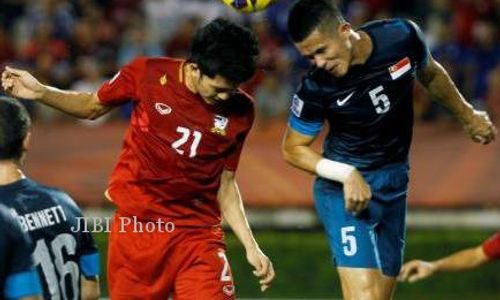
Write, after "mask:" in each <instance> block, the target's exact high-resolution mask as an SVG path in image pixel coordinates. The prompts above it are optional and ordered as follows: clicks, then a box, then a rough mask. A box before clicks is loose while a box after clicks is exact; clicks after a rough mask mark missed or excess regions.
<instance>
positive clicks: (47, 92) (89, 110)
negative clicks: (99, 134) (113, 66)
mask: <svg viewBox="0 0 500 300" xmlns="http://www.w3.org/2000/svg"><path fill="white" fill-rule="evenodd" d="M37 100H38V102H41V103H43V104H45V105H48V106H50V107H53V108H55V109H57V110H60V111H62V112H64V113H67V114H69V115H71V116H74V117H77V118H81V119H96V118H98V117H99V116H101V115H103V114H104V113H106V112H108V111H109V110H110V109H111V107H106V106H103V105H101V104H100V103H99V101H98V99H97V95H95V94H93V93H86V92H76V91H63V90H60V89H57V88H54V87H48V86H44V89H43V92H42V94H41V97H40V98H38V99H37Z"/></svg>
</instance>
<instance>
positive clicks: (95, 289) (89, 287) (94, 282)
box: [81, 277, 101, 300]
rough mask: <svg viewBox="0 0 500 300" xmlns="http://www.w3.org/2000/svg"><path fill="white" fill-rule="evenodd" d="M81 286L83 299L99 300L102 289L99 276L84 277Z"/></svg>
mask: <svg viewBox="0 0 500 300" xmlns="http://www.w3.org/2000/svg"><path fill="white" fill-rule="evenodd" d="M81 288H82V295H81V299H82V300H97V299H99V296H100V295H101V291H100V288H99V278H95V279H86V278H85V277H82V280H81Z"/></svg>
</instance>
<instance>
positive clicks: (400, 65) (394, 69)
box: [389, 56, 411, 80]
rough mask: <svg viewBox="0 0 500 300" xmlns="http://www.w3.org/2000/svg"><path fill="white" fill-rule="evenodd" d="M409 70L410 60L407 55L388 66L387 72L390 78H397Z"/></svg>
mask: <svg viewBox="0 0 500 300" xmlns="http://www.w3.org/2000/svg"><path fill="white" fill-rule="evenodd" d="M410 70H411V61H410V59H409V58H408V56H407V57H405V58H403V59H402V60H400V61H398V62H397V63H396V64H395V65H392V66H390V67H389V73H390V74H391V78H392V80H396V79H398V78H399V77H401V76H403V75H404V74H405V73H406V72H408V71H410Z"/></svg>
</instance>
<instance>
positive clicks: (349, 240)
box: [340, 226, 358, 256]
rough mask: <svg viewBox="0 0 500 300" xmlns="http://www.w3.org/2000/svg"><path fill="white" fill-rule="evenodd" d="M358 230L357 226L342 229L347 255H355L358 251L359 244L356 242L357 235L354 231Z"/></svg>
mask: <svg viewBox="0 0 500 300" xmlns="http://www.w3.org/2000/svg"><path fill="white" fill-rule="evenodd" d="M354 231H356V227H354V226H347V227H342V228H341V229H340V232H341V236H342V244H344V254H345V255H346V256H353V255H355V254H356V252H358V244H357V243H356V237H355V236H354V235H352V234H349V233H352V232H354Z"/></svg>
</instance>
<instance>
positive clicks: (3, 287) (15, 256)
mask: <svg viewBox="0 0 500 300" xmlns="http://www.w3.org/2000/svg"><path fill="white" fill-rule="evenodd" d="M32 250H33V249H32V244H31V240H30V238H29V236H28V235H27V234H26V233H25V232H24V231H23V230H22V229H21V227H20V226H19V223H18V222H17V220H16V219H15V218H14V217H12V216H11V215H10V213H9V210H8V209H7V208H6V207H5V206H3V205H0V299H23V300H33V299H40V298H39V296H41V294H42V288H41V286H40V279H39V278H38V273H37V272H36V270H35V268H34V267H33V260H32V259H31V252H32Z"/></svg>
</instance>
